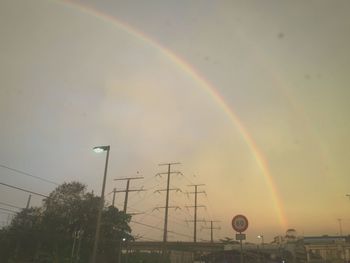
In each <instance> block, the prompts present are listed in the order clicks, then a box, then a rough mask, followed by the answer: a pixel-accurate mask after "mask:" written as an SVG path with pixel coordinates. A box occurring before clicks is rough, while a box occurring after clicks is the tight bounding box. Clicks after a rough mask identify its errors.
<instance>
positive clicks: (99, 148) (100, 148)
mask: <svg viewBox="0 0 350 263" xmlns="http://www.w3.org/2000/svg"><path fill="white" fill-rule="evenodd" d="M93 150H94V152H95V153H102V152H107V155H106V164H105V171H104V175H103V183H102V192H101V200H100V205H99V207H98V214H97V222H96V232H95V240H94V248H93V250H92V260H91V262H92V263H96V256H97V248H98V241H99V238H100V226H101V215H102V210H103V206H104V196H105V186H106V177H107V167H108V158H109V150H110V146H109V145H107V146H97V147H94V148H93Z"/></svg>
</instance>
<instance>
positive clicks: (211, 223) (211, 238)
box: [210, 221, 214, 243]
mask: <svg viewBox="0 0 350 263" xmlns="http://www.w3.org/2000/svg"><path fill="white" fill-rule="evenodd" d="M210 242H211V243H213V242H214V237H213V221H210Z"/></svg>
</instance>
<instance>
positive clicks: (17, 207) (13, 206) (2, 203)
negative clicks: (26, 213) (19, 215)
mask: <svg viewBox="0 0 350 263" xmlns="http://www.w3.org/2000/svg"><path fill="white" fill-rule="evenodd" d="M0 204H1V205H6V206H9V207H12V208H16V209H23V207H19V206H15V205H11V204H8V203H4V202H1V201H0Z"/></svg>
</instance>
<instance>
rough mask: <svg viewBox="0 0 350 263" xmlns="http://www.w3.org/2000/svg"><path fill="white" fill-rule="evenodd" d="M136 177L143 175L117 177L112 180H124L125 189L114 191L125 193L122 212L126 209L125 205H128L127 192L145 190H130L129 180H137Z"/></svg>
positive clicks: (140, 177)
mask: <svg viewBox="0 0 350 263" xmlns="http://www.w3.org/2000/svg"><path fill="white" fill-rule="evenodd" d="M138 179H143V176H139V177H126V178H117V179H114V181H126V188H125V190H119V191H114V194H115V193H125V198H124V209H123V211H124V213H126V210H127V206H128V197H129V192H140V191H145V190H144V189H134V190H130V189H129V187H130V181H131V180H138ZM113 204H114V198H113Z"/></svg>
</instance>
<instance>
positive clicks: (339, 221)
mask: <svg viewBox="0 0 350 263" xmlns="http://www.w3.org/2000/svg"><path fill="white" fill-rule="evenodd" d="M337 220H338V223H339V236H341V237H342V236H343V228H342V223H341V221H342V219H341V218H337Z"/></svg>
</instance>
